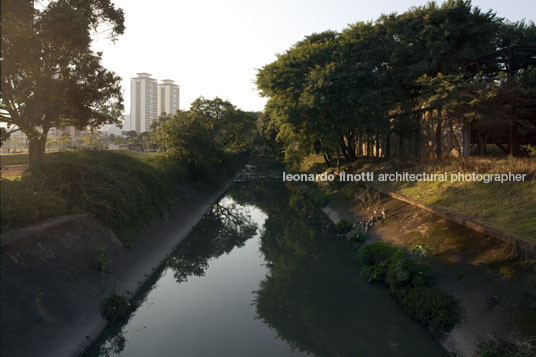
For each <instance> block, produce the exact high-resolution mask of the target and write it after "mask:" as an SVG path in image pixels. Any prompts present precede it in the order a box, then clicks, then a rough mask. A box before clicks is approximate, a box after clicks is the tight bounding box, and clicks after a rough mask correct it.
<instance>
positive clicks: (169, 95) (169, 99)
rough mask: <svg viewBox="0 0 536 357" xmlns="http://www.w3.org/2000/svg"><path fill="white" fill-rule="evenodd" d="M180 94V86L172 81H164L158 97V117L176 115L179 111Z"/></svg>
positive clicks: (159, 88)
mask: <svg viewBox="0 0 536 357" xmlns="http://www.w3.org/2000/svg"><path fill="white" fill-rule="evenodd" d="M179 94H180V88H179V86H178V85H176V84H173V81H172V80H171V79H164V80H162V83H161V84H159V85H158V93H157V96H156V98H157V108H158V109H157V113H158V116H160V115H162V114H164V113H166V114H171V115H173V114H175V111H176V110H177V109H179Z"/></svg>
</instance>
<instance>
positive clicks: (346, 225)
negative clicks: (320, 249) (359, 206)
mask: <svg viewBox="0 0 536 357" xmlns="http://www.w3.org/2000/svg"><path fill="white" fill-rule="evenodd" d="M352 227H353V226H352V223H351V222H349V221H348V220H346V219H341V220H340V221H339V222H337V232H339V233H340V234H346V233H348V232H350V231H351V230H352Z"/></svg>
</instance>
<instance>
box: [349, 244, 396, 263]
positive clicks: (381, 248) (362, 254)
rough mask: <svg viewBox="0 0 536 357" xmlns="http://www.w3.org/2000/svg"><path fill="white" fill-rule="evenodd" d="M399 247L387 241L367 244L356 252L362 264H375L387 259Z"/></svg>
mask: <svg viewBox="0 0 536 357" xmlns="http://www.w3.org/2000/svg"><path fill="white" fill-rule="evenodd" d="M398 250H399V249H398V248H396V247H395V246H393V245H391V244H388V243H383V242H379V243H373V244H367V245H366V246H364V247H363V248H361V249H360V250H359V252H358V260H359V263H360V264H361V265H363V266H372V265H377V264H379V263H381V262H384V261H386V260H388V259H389V258H390V257H391V256H392V255H393V254H395V253H396V252H397V251H398Z"/></svg>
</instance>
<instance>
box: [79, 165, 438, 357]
mask: <svg viewBox="0 0 536 357" xmlns="http://www.w3.org/2000/svg"><path fill="white" fill-rule="evenodd" d="M280 174H281V170H280V169H279V168H278V167H277V166H272V165H270V164H266V162H264V163H263V162H262V161H260V162H258V163H256V164H252V165H248V166H247V167H246V169H245V170H244V171H243V172H242V173H240V174H239V175H238V176H237V179H236V180H235V182H234V183H233V184H232V185H231V187H230V188H229V190H228V191H227V193H226V194H225V195H224V196H223V197H222V198H221V199H220V200H219V202H217V203H216V204H214V205H213V206H212V208H211V209H210V211H209V212H207V214H206V215H205V216H204V218H203V219H202V220H201V222H200V223H199V224H198V225H197V226H196V228H195V229H194V230H193V231H192V232H191V234H190V235H189V236H188V237H187V238H186V239H185V240H184V241H183V242H182V243H181V244H180V245H179V247H178V248H177V249H176V250H175V251H174V252H173V253H172V254H171V256H170V257H169V258H168V259H167V260H166V261H165V262H164V264H163V265H162V266H161V267H160V269H158V271H157V272H156V273H155V274H154V276H153V277H152V278H151V279H150V281H149V282H148V283H147V284H146V285H145V286H144V287H143V288H142V290H141V291H140V292H139V293H138V294H137V296H136V297H135V298H134V302H133V306H132V312H131V314H130V316H129V317H128V318H126V319H124V320H123V321H119V322H117V323H115V324H113V325H111V326H109V327H108V328H107V329H106V330H105V331H104V333H103V334H102V335H101V337H100V338H99V339H98V340H97V341H96V343H95V344H94V345H93V346H92V347H91V348H90V349H89V350H88V351H87V352H86V354H85V355H86V356H132V357H134V356H144V357H145V356H162V357H165V356H203V357H204V356H304V355H314V356H446V353H445V352H444V350H443V349H442V348H441V347H440V345H439V344H438V343H437V342H436V341H435V340H434V339H433V338H432V337H431V336H430V334H429V333H428V332H427V331H426V330H425V329H424V328H422V327H421V326H420V325H419V324H417V323H416V322H415V321H413V320H412V319H410V318H409V317H408V316H407V315H406V314H405V313H404V312H403V311H402V310H401V309H400V308H399V307H398V305H396V303H395V302H394V300H393V299H392V298H391V297H390V296H389V294H388V292H387V289H385V288H384V287H382V286H377V285H371V284H368V283H366V282H364V281H363V280H362V279H361V278H360V275H359V268H358V267H357V265H356V263H355V261H354V260H353V259H352V252H351V250H350V248H349V247H348V245H347V243H346V242H345V240H344V239H343V238H341V237H339V236H337V234H336V233H335V231H334V228H333V226H332V225H331V224H330V223H329V222H328V220H327V218H326V217H325V216H324V215H323V214H322V213H321V211H320V210H319V209H318V208H317V207H315V206H313V205H312V204H311V202H310V201H309V200H308V199H307V197H306V196H305V195H304V193H303V192H302V190H300V187H299V186H296V185H294V186H293V185H289V184H287V185H285V184H284V183H283V182H282V181H281V176H280Z"/></svg>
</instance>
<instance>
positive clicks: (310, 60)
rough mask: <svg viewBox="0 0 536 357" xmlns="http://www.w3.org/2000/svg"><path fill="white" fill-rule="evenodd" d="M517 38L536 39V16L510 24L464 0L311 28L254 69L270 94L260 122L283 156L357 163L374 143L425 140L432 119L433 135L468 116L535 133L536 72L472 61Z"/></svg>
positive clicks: (474, 121) (480, 124)
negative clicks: (395, 138)
mask: <svg viewBox="0 0 536 357" xmlns="http://www.w3.org/2000/svg"><path fill="white" fill-rule="evenodd" d="M520 44H522V45H536V26H535V25H534V23H532V22H531V23H526V22H523V21H522V22H516V23H512V22H509V21H507V20H505V19H503V18H500V17H498V16H497V15H496V13H494V12H493V11H488V12H483V11H482V10H480V9H479V8H478V7H473V6H472V4H471V2H470V1H463V0H449V1H446V2H444V3H443V4H441V5H438V4H436V3H435V2H430V3H428V4H427V5H424V6H420V7H413V8H411V9H409V10H407V11H406V12H404V13H401V14H395V13H393V14H388V15H382V16H380V17H379V18H378V19H376V20H375V21H369V22H358V23H355V24H353V25H350V26H348V27H347V28H345V29H344V30H342V31H341V32H335V31H325V32H322V33H315V34H312V35H309V36H306V37H305V38H304V39H303V40H302V41H299V42H297V43H296V44H294V45H293V46H292V47H291V48H289V49H288V50H287V51H286V52H284V53H283V54H278V55H277V59H276V60H275V61H274V62H273V63H270V64H268V65H266V66H264V67H263V68H261V69H260V70H259V71H258V74H257V81H256V82H257V86H258V88H259V90H260V94H261V95H262V96H265V97H267V98H268V102H267V105H266V107H265V111H264V113H263V114H262V115H261V117H260V120H259V129H260V131H261V134H262V135H263V136H264V137H265V138H267V139H269V140H271V142H272V146H273V150H276V151H277V152H282V153H283V155H284V158H285V159H286V160H287V161H289V162H299V161H300V160H301V159H302V158H303V157H305V156H306V155H309V154H312V153H316V154H323V156H324V159H325V161H326V162H327V163H328V164H329V163H330V160H331V159H332V157H333V156H334V155H335V153H337V155H342V156H343V157H344V158H346V159H347V160H350V161H352V160H355V159H356V157H357V156H359V155H361V154H363V148H367V147H368V148H369V150H367V151H368V152H370V151H371V150H370V147H371V146H372V145H375V146H376V147H377V148H378V147H381V148H382V149H383V150H382V151H383V152H384V153H385V156H388V155H389V152H390V151H391V150H390V145H391V143H390V139H391V137H392V136H395V135H396V136H398V137H404V136H410V135H412V136H416V137H417V138H419V134H420V132H421V130H422V128H421V125H422V123H423V121H426V120H428V121H430V120H433V121H434V123H435V130H436V135H437V136H440V135H441V132H442V130H443V129H444V128H451V129H452V128H453V127H454V126H455V124H456V123H467V124H470V125H471V128H472V129H474V130H475V131H476V132H477V134H478V135H479V136H481V137H483V138H484V137H492V136H493V135H496V134H500V133H504V131H505V130H508V128H509V127H511V125H512V123H513V122H514V121H515V122H516V123H517V125H516V130H518V134H527V133H534V136H535V137H536V126H535V124H536V123H535V122H534V120H533V118H534V113H535V105H536V70H534V69H532V68H531V67H526V68H524V69H521V70H519V71H517V72H516V73H515V74H514V75H513V76H508V75H506V74H505V67H504V65H503V66H501V65H500V64H497V65H488V66H487V67H486V71H485V72H479V69H478V68H477V66H476V59H478V58H480V57H482V56H485V55H488V54H490V53H493V52H495V51H497V50H498V49H502V48H506V47H508V46H512V45H520ZM531 118H532V119H531ZM437 139H440V137H439V138H437ZM420 140H423V139H422V136H421V137H420ZM440 142H441V140H436V145H437V147H436V149H435V153H436V156H437V157H438V158H441V157H442V156H443V154H444V153H442V151H441V144H440ZM417 148H418V145H417ZM376 152H377V150H376Z"/></svg>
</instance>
